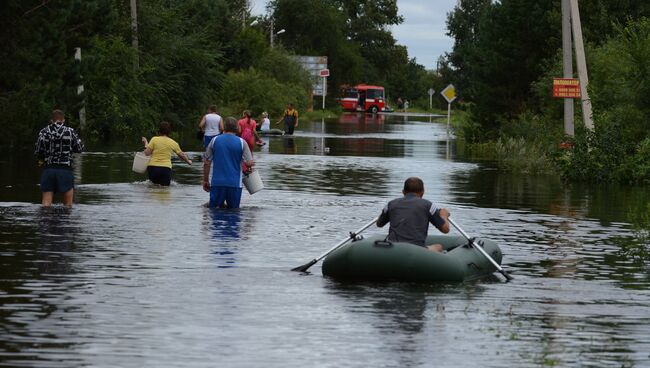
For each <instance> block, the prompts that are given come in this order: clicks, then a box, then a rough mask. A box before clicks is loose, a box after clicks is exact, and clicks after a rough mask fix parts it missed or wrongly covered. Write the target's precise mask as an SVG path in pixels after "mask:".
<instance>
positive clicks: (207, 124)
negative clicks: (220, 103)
mask: <svg viewBox="0 0 650 368" xmlns="http://www.w3.org/2000/svg"><path fill="white" fill-rule="evenodd" d="M199 129H201V130H202V131H203V147H208V144H210V141H211V140H212V138H214V137H216V136H218V135H219V134H221V132H223V119H221V116H220V115H219V114H217V107H216V106H215V105H211V106H209V107H208V113H207V114H205V115H204V116H203V119H201V122H200V123H199Z"/></svg>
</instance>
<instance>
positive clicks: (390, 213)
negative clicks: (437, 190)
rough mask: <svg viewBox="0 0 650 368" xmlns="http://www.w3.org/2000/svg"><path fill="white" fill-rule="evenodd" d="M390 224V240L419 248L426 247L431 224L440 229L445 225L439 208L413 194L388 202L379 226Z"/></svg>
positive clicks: (378, 222) (379, 220)
mask: <svg viewBox="0 0 650 368" xmlns="http://www.w3.org/2000/svg"><path fill="white" fill-rule="evenodd" d="M389 222H390V229H389V230H388V239H389V240H391V241H396V242H406V243H411V244H415V245H419V246H425V245H426V244H425V241H426V239H427V234H428V233H429V223H431V224H432V225H433V226H435V227H436V228H438V229H440V227H442V226H444V224H445V220H444V219H443V218H442V217H441V216H440V209H439V208H438V207H436V206H435V205H434V204H433V203H431V202H429V201H427V200H426V199H423V198H420V197H418V196H417V195H415V194H413V193H409V194H407V195H405V196H404V197H402V198H397V199H393V200H392V201H390V202H388V204H387V205H386V207H384V210H383V211H382V212H381V215H380V216H379V219H378V220H377V225H378V226H384V225H386V224H387V223H389Z"/></svg>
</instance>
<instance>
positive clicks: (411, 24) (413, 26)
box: [250, 0, 457, 69]
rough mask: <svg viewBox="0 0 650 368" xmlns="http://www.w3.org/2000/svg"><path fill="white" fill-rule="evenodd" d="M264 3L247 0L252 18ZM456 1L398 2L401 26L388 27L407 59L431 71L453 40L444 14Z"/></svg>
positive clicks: (404, 0)
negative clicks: (411, 58)
mask: <svg viewBox="0 0 650 368" xmlns="http://www.w3.org/2000/svg"><path fill="white" fill-rule="evenodd" d="M266 3H267V1H266V0H251V1H250V4H251V10H252V13H253V15H260V14H264V13H265V12H266ZM456 3H457V0H398V1H397V6H398V7H399V13H400V15H402V16H403V17H404V23H402V24H400V25H397V26H394V27H392V31H393V35H394V36H395V39H397V42H398V43H399V44H401V45H404V46H406V48H407V49H408V53H409V57H415V58H416V59H417V61H418V63H420V64H422V65H424V66H425V67H426V68H427V69H433V68H435V66H436V61H437V60H438V57H439V56H440V55H443V54H444V53H445V52H449V51H451V48H452V46H453V40H452V39H451V38H449V37H447V36H446V35H445V33H446V32H447V26H446V21H447V13H449V12H450V11H452V10H453V8H454V6H456Z"/></svg>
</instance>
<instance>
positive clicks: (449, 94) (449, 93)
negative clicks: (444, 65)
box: [440, 84, 456, 103]
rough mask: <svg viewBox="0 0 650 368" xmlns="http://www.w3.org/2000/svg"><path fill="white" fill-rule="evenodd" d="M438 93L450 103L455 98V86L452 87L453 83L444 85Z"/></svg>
mask: <svg viewBox="0 0 650 368" xmlns="http://www.w3.org/2000/svg"><path fill="white" fill-rule="evenodd" d="M440 94H441V95H442V97H444V98H445V100H447V102H448V103H452V102H454V100H455V99H456V87H454V85H453V84H450V85H448V86H447V87H445V89H443V90H442V92H440Z"/></svg>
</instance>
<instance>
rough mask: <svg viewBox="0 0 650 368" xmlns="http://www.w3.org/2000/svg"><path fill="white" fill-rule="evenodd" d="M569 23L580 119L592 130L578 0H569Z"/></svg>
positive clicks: (592, 123) (592, 122)
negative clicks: (578, 83) (574, 57)
mask: <svg viewBox="0 0 650 368" xmlns="http://www.w3.org/2000/svg"><path fill="white" fill-rule="evenodd" d="M571 25H572V26H573V41H574V43H575V49H576V65H577V67H578V78H580V94H581V95H582V97H581V98H582V119H583V120H584V123H585V127H586V128H587V129H589V130H594V121H593V116H592V115H593V114H592V111H591V100H590V99H589V93H588V92H587V86H588V85H589V77H588V75H587V61H586V60H585V45H584V43H583V41H582V24H581V23H580V9H579V7H578V0H571Z"/></svg>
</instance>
